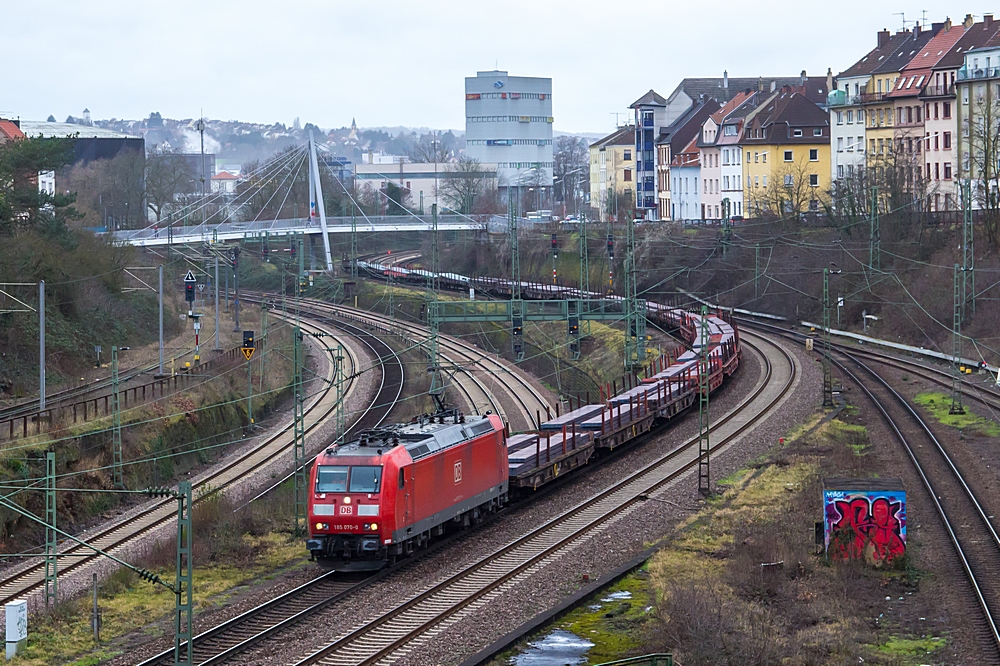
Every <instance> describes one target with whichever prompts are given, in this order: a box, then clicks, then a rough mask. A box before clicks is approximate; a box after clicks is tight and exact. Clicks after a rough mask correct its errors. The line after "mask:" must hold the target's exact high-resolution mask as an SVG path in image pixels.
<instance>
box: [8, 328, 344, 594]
mask: <svg viewBox="0 0 1000 666" xmlns="http://www.w3.org/2000/svg"><path fill="white" fill-rule="evenodd" d="M302 327H303V329H305V330H307V331H310V332H315V333H322V334H325V335H330V336H334V333H333V331H332V330H330V328H329V327H328V326H326V325H324V324H319V323H308V322H303V324H302ZM334 337H335V336H334ZM327 353H328V354H330V352H327ZM348 358H349V359H350V363H351V367H352V374H353V370H354V369H357V368H358V366H359V363H358V359H357V358H356V357H355V356H354V355H353V354H348ZM333 379H334V363H333V359H332V355H331V358H330V362H329V364H328V371H327V374H326V376H325V377H321V378H320V381H321V388H320V390H319V391H318V393H317V394H316V395H315V397H314V398H313V399H312V400H311V401H310V402H309V403H308V404H307V405H306V408H305V421H306V423H305V432H306V434H307V436H308V434H309V433H310V432H312V431H314V430H316V429H317V428H318V427H320V426H321V425H322V424H323V423H325V422H326V420H327V419H328V418H330V416H331V415H332V414H333V411H334V408H335V404H336V398H335V392H334V390H333V387H334V383H333ZM354 390H355V384H354V381H353V380H352V381H351V384H350V385H349V386H348V388H347V390H346V392H345V395H346V394H350V393H352V392H353V391H354ZM292 443H293V433H292V424H291V422H289V423H287V424H285V425H283V426H282V427H281V428H280V429H279V430H278V431H277V432H276V433H275V434H274V435H272V436H270V437H268V438H266V439H264V440H263V441H261V442H259V443H257V444H255V445H253V446H252V448H251V449H250V450H248V451H247V452H246V453H244V454H243V455H241V456H239V457H238V458H234V459H233V461H232V464H231V465H227V466H225V467H222V468H220V469H218V470H216V471H214V472H212V473H210V474H208V475H206V476H204V477H202V478H201V479H199V480H198V481H197V483H196V484H195V492H197V491H198V490H199V489H205V488H211V489H213V490H221V489H224V488H227V487H229V486H231V485H233V484H234V483H237V482H239V481H240V480H241V479H243V478H244V477H245V476H246V475H248V474H250V473H252V472H253V471H254V470H256V469H258V468H260V467H261V466H263V465H265V464H267V463H269V462H271V461H273V460H275V459H277V458H281V457H283V456H287V455H289V452H290V450H291V448H292ZM176 513H177V509H176V503H175V502H174V501H173V500H161V501H156V502H151V503H149V504H148V505H147V506H145V507H143V508H142V509H140V510H139V511H137V512H136V513H134V514H133V515H131V516H129V517H128V518H126V519H124V520H121V521H119V522H117V523H114V524H112V525H109V526H106V527H102V528H100V529H99V530H97V531H95V532H94V533H93V534H85V535H82V537H83V538H84V539H85V540H86V541H87V542H88V543H90V544H92V545H93V546H95V547H97V548H100V549H102V550H104V551H110V552H115V551H116V550H119V549H121V548H122V547H124V546H126V545H127V544H130V543H131V542H133V541H134V540H135V539H137V538H138V537H140V536H141V535H143V534H145V533H147V532H149V531H150V530H153V529H155V528H157V527H159V526H161V525H164V524H167V523H169V522H170V521H172V520H174V519H175V518H176ZM97 557H98V556H97V555H95V554H94V553H93V551H92V550H90V549H89V548H87V547H85V546H82V545H80V544H75V543H74V544H73V545H71V546H69V547H68V548H66V549H65V550H64V551H61V552H60V554H59V557H58V571H59V573H60V574H61V575H63V574H65V573H66V572H69V571H73V570H76V569H79V568H81V567H83V566H84V565H86V564H89V563H91V562H92V561H94V560H95V559H96V558H97ZM44 582H45V566H44V562H43V561H41V560H39V561H37V562H34V563H32V564H30V565H28V566H26V567H24V568H22V569H20V570H18V571H16V572H13V573H10V574H8V575H7V576H5V577H4V578H3V579H2V580H0V603H6V602H8V601H10V600H13V599H17V598H20V597H23V596H24V595H26V594H28V593H30V592H33V591H34V590H36V589H38V588H39V587H41V586H43V585H44Z"/></svg>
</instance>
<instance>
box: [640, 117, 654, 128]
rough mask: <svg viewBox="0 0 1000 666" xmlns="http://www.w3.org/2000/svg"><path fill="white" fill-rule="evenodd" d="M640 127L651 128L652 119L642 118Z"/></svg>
mask: <svg viewBox="0 0 1000 666" xmlns="http://www.w3.org/2000/svg"><path fill="white" fill-rule="evenodd" d="M642 126H643V127H652V126H653V119H652V118H643V119H642Z"/></svg>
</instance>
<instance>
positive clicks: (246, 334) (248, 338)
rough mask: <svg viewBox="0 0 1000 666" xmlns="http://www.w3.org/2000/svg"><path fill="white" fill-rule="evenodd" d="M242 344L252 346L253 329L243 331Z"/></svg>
mask: <svg viewBox="0 0 1000 666" xmlns="http://www.w3.org/2000/svg"><path fill="white" fill-rule="evenodd" d="M243 346H244V347H253V346H254V343H253V331H243Z"/></svg>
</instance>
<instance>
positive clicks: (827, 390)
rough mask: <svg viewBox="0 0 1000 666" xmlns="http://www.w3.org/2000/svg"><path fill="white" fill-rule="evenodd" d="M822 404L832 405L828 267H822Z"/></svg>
mask: <svg viewBox="0 0 1000 666" xmlns="http://www.w3.org/2000/svg"><path fill="white" fill-rule="evenodd" d="M823 406H824V407H833V369H832V368H831V367H830V269H829V268H824V269H823Z"/></svg>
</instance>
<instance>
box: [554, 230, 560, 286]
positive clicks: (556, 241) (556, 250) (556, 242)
mask: <svg viewBox="0 0 1000 666" xmlns="http://www.w3.org/2000/svg"><path fill="white" fill-rule="evenodd" d="M558 258H559V237H558V235H557V234H552V284H555V283H556V259H558Z"/></svg>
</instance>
